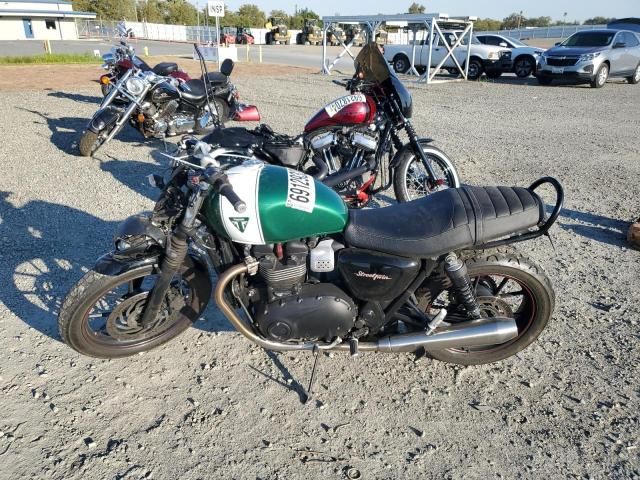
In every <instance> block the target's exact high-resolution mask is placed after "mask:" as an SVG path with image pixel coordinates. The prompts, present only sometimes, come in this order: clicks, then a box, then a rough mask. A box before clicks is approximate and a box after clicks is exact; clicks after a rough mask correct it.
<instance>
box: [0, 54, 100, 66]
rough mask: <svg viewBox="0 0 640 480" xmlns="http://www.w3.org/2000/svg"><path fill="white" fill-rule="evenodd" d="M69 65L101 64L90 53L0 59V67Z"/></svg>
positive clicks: (97, 58) (98, 59)
mask: <svg viewBox="0 0 640 480" xmlns="http://www.w3.org/2000/svg"><path fill="white" fill-rule="evenodd" d="M60 63H62V64H64V63H67V64H71V63H102V58H100V57H96V56H94V55H92V54H90V53H78V54H69V53H52V54H49V55H47V54H41V55H22V56H16V57H0V65H34V64H35V65H46V64H60Z"/></svg>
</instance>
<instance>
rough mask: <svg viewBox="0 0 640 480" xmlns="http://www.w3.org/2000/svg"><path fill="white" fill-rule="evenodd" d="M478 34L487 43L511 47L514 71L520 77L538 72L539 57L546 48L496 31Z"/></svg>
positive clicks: (481, 40)
mask: <svg viewBox="0 0 640 480" xmlns="http://www.w3.org/2000/svg"><path fill="white" fill-rule="evenodd" d="M476 36H477V37H478V40H480V42H482V43H484V44H485V45H494V46H496V47H504V48H509V49H511V60H512V61H513V73H515V74H516V75H517V76H518V77H520V78H525V77H528V76H529V75H531V74H534V73H536V65H537V63H538V58H540V55H542V54H543V53H544V48H537V47H532V46H530V45H527V44H526V43H522V42H521V41H520V40H516V39H515V38H512V37H506V36H504V35H496V34H494V33H479V34H478V35H476Z"/></svg>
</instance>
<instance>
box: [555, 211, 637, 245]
mask: <svg viewBox="0 0 640 480" xmlns="http://www.w3.org/2000/svg"><path fill="white" fill-rule="evenodd" d="M560 217H561V218H566V219H571V220H574V221H577V222H581V223H583V224H585V225H577V224H570V223H563V222H559V225H560V226H561V227H562V228H563V229H565V230H569V231H571V232H573V233H575V234H577V235H580V236H582V237H585V238H589V239H591V240H596V241H598V242H601V243H606V244H609V245H614V246H616V247H628V244H627V241H626V231H627V229H628V228H629V222H625V221H623V220H617V219H615V218H610V217H605V216H603V215H596V214H593V213H586V212H580V211H577V210H570V209H568V208H563V209H562V212H561V213H560Z"/></svg>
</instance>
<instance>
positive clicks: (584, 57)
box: [580, 52, 600, 62]
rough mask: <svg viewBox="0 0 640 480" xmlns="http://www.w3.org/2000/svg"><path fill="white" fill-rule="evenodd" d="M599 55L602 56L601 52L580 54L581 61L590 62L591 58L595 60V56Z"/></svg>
mask: <svg viewBox="0 0 640 480" xmlns="http://www.w3.org/2000/svg"><path fill="white" fill-rule="evenodd" d="M599 56H600V52H595V53H585V54H584V55H580V61H581V62H588V61H589V60H593V59H594V58H597V57H599Z"/></svg>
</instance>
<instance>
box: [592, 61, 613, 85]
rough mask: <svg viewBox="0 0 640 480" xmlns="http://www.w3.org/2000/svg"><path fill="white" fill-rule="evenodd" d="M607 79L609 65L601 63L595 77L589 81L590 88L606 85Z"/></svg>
mask: <svg viewBox="0 0 640 480" xmlns="http://www.w3.org/2000/svg"><path fill="white" fill-rule="evenodd" d="M608 78H609V65H607V64H606V63H603V64H602V65H600V68H598V71H597V72H596V76H595V77H593V80H591V87H593V88H602V87H604V84H605V83H607V79H608Z"/></svg>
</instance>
